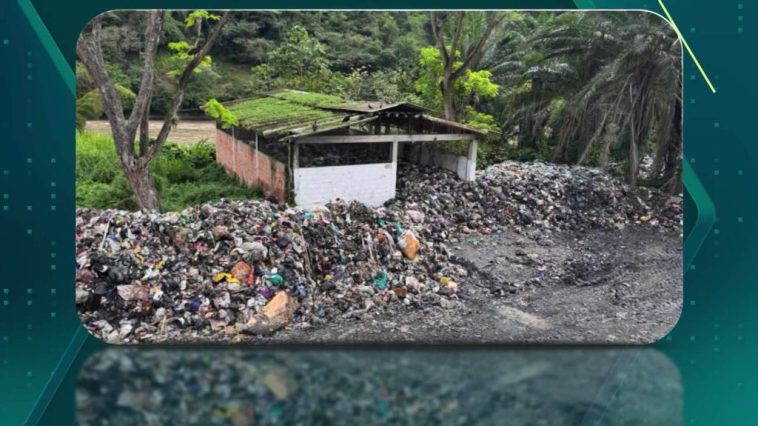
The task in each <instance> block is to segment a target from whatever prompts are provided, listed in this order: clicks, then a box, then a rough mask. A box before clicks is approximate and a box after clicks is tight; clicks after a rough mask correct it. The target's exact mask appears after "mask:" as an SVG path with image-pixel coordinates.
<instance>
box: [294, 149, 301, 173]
mask: <svg viewBox="0 0 758 426" xmlns="http://www.w3.org/2000/svg"><path fill="white" fill-rule="evenodd" d="M298 167H300V145H298V144H293V150H292V170H295V169H297V168H298Z"/></svg>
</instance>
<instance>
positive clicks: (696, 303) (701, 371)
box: [0, 0, 758, 425]
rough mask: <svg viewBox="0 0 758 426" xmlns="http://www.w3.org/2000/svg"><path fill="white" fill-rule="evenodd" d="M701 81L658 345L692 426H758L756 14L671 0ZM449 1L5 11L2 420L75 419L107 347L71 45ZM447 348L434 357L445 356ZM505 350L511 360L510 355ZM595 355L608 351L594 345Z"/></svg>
mask: <svg viewBox="0 0 758 426" xmlns="http://www.w3.org/2000/svg"><path fill="white" fill-rule="evenodd" d="M665 3H666V6H667V7H668V9H669V12H670V13H671V14H672V17H673V19H674V20H675V22H676V23H677V25H678V26H679V28H680V30H681V31H682V33H683V35H684V37H685V38H686V40H687V41H688V43H689V44H690V46H691V48H692V49H693V51H694V53H695V54H696V55H697V57H698V59H699V60H700V62H701V64H702V66H703V67H704V69H705V71H706V72H707V73H708V75H709V77H710V78H711V80H712V82H713V84H714V85H715V87H716V89H717V92H716V93H715V94H714V93H712V92H711V91H710V90H709V88H708V87H707V85H706V83H705V81H704V80H703V78H702V76H701V75H700V73H699V71H698V70H697V69H696V67H695V65H694V62H693V61H692V58H691V57H690V56H689V55H688V54H687V53H686V52H685V57H684V105H685V109H684V147H685V148H684V152H685V231H686V232H685V247H684V261H685V265H684V266H685V277H684V286H685V287H684V290H685V291H684V296H685V301H684V310H683V313H682V316H681V319H680V321H679V323H678V325H677V326H676V327H675V329H674V330H673V331H672V332H671V333H670V335H669V336H667V337H666V338H664V339H663V340H661V341H660V342H658V343H656V344H655V346H656V347H657V349H658V350H660V351H661V352H663V353H665V354H666V355H667V356H668V357H669V358H670V359H671V360H672V361H673V362H674V363H675V364H676V366H677V367H678V369H679V372H680V374H681V377H682V379H681V380H682V385H683V387H684V413H683V419H684V422H685V424H755V422H756V420H755V419H754V418H753V417H754V416H753V413H754V412H755V410H754V409H753V407H754V406H755V399H756V395H758V393H756V385H758V381H757V380H756V377H758V375H757V374H756V373H758V363H756V362H755V359H756V358H757V357H758V350H757V348H756V343H757V342H758V340H757V339H756V338H757V337H758V335H757V334H756V330H757V327H758V321H756V319H755V318H756V317H755V315H753V313H754V310H755V308H754V305H755V300H756V297H758V290H756V289H755V282H756V275H755V272H754V271H755V261H756V260H755V259H756V257H757V255H758V244H757V243H756V242H755V239H754V236H755V235H756V223H757V222H756V219H757V218H758V215H757V214H756V213H758V202H757V201H756V198H755V196H754V188H755V182H756V165H757V164H758V163H756V154H758V153H757V152H756V151H757V150H758V144H756V143H755V141H754V140H753V139H754V137H753V134H752V132H751V130H752V125H753V124H754V122H755V118H754V117H753V114H754V107H753V103H754V100H755V99H756V86H755V85H754V84H751V83H750V82H749V81H748V79H747V78H746V77H747V74H748V73H750V72H753V71H751V69H752V67H753V66H755V62H756V58H757V57H758V55H757V54H758V52H757V51H756V41H757V40H758V39H757V38H756V37H755V34H754V31H755V30H754V28H755V22H756V20H757V19H758V12H756V8H758V5H756V4H754V3H753V2H747V1H744V0H726V1H722V2H707V3H706V2H704V1H695V0H667V1H666V2H665ZM460 6H461V3H459V2H452V1H434V2H433V1H413V2H408V1H397V0H394V1H383V2H378V1H376V2H369V1H344V0H332V1H321V2H305V1H302V0H301V1H286V0H280V1H278V2H275V3H274V2H253V1H243V0H236V1H214V2H208V1H205V2H203V1H192V0H188V1H169V0H164V1H144V0H137V1H125V0H121V1H117V0H108V1H95V0H85V1H77V2H76V4H75V5H74V4H71V3H69V2H61V1H59V0H33V1H30V0H18V1H12V0H3V1H2V2H1V3H0V57H2V59H3V63H4V65H3V66H2V74H0V76H1V77H0V81H1V83H0V84H2V93H3V102H0V135H1V136H0V423H2V424H11V425H15V424H22V423H30V424H35V423H40V422H41V423H43V424H69V423H75V412H74V399H73V392H74V389H75V382H76V375H77V372H78V369H79V367H80V366H81V365H82V364H83V363H84V361H85V360H86V359H87V357H88V356H89V355H90V354H91V353H93V352H96V351H99V350H102V348H103V346H104V345H102V344H101V343H99V342H97V341H95V340H94V339H93V338H92V337H90V336H89V335H88V334H87V333H86V331H85V330H84V329H83V328H82V327H81V326H80V324H79V321H78V318H77V316H76V313H75V306H74V303H73V298H74V295H73V293H74V282H73V280H74V273H73V265H74V254H73V250H72V249H71V248H72V247H73V244H72V243H73V241H72V240H73V238H74V184H75V182H74V108H73V107H74V102H73V101H74V84H75V82H74V75H73V71H72V70H73V62H74V45H75V41H76V38H77V36H78V34H79V31H80V29H81V28H82V27H83V26H84V25H85V24H86V22H87V21H88V20H89V19H90V18H91V17H93V16H94V15H96V14H97V13H99V12H102V11H105V10H108V9H118V8H146V7H160V8H189V9H191V8H219V9H220V8H224V7H228V8H266V7H276V8H385V9H392V8H411V7H412V8H419V9H424V8H442V9H444V8H457V7H460ZM465 6H466V7H470V8H577V7H578V8H602V9H605V8H610V9H616V8H619V9H624V8H634V9H649V10H652V11H655V12H658V13H661V9H660V7H659V5H658V3H657V1H653V0H576V1H570V0H565V1H558V0H555V1H547V0H544V1H539V0H531V1H507V0H501V1H497V2H495V1H481V0H480V1H469V2H466V3H465ZM440 350H443V349H440ZM502 350H506V349H505V348H503V349H502ZM598 350H602V349H598Z"/></svg>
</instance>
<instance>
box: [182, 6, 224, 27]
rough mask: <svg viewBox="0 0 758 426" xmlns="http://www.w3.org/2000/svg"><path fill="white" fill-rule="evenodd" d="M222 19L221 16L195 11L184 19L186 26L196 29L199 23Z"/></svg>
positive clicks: (204, 11)
mask: <svg viewBox="0 0 758 426" xmlns="http://www.w3.org/2000/svg"><path fill="white" fill-rule="evenodd" d="M219 19H221V17H220V16H219V15H214V14H212V13H210V12H208V11H207V10H193V11H192V12H190V13H189V14H187V17H186V18H184V25H185V26H186V27H187V28H191V27H194V26H195V24H196V23H197V21H198V20H199V21H218V20H219Z"/></svg>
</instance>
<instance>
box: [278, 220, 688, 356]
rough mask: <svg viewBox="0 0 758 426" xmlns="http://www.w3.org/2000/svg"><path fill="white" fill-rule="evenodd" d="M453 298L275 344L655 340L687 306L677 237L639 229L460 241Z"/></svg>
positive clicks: (308, 331) (310, 330) (337, 323)
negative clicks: (461, 274) (460, 272)
mask: <svg viewBox="0 0 758 426" xmlns="http://www.w3.org/2000/svg"><path fill="white" fill-rule="evenodd" d="M454 253H455V254H456V255H457V256H460V258H459V259H458V262H459V263H460V264H461V265H463V266H464V267H465V268H466V270H467V271H468V276H467V277H465V278H463V279H461V282H460V284H461V291H460V292H459V294H458V298H457V299H456V300H451V301H449V300H445V301H443V302H442V303H441V304H440V305H436V306H430V307H427V308H425V309H422V310H416V309H408V308H403V307H400V306H395V307H393V308H394V309H389V310H387V311H384V312H378V313H376V314H375V315H373V316H371V317H369V318H363V317H360V318H358V317H352V318H351V317H350V316H345V317H342V318H339V319H337V320H334V321H332V322H330V323H329V324H327V325H325V326H323V327H306V328H301V327H294V328H291V329H289V330H285V331H283V332H281V333H280V334H278V335H276V336H275V337H274V338H273V339H274V340H276V341H303V342H324V343H326V342H336V341H339V342H427V343H450V342H456V343H489V342H509V343H565V342H572V343H650V342H653V341H655V340H658V339H660V338H662V337H663V336H665V335H666V334H667V333H668V331H670V330H671V329H672V328H673V327H674V325H675V324H676V322H677V320H678V319H679V314H680V312H681V309H682V243H681V240H680V239H679V237H678V236H676V235H671V234H661V233H658V232H651V231H650V230H648V229H645V228H643V227H632V228H630V229H626V230H624V231H620V232H607V231H595V232H591V233H588V234H586V235H576V234H573V235H572V234H571V233H561V234H559V235H553V236H551V237H550V238H545V239H540V240H534V239H531V238H526V237H523V236H521V235H518V234H515V233H513V232H503V233H500V234H494V235H488V236H483V237H475V238H470V239H468V240H464V241H462V242H461V243H460V244H458V245H457V246H456V247H455V248H454Z"/></svg>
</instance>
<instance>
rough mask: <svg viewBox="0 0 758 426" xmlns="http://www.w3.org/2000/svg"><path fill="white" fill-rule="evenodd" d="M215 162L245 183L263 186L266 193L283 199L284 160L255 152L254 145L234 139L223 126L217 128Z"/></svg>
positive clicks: (280, 199)
mask: <svg viewBox="0 0 758 426" xmlns="http://www.w3.org/2000/svg"><path fill="white" fill-rule="evenodd" d="M216 161H217V162H218V163H219V164H221V165H222V166H223V167H224V169H225V170H226V172H227V173H229V174H231V175H234V176H236V177H237V178H239V180H240V181H242V182H244V183H245V184H247V185H249V186H260V187H261V188H263V192H264V193H265V194H266V195H274V196H275V197H276V198H277V199H278V200H279V201H283V200H284V193H285V187H284V185H285V180H284V176H285V168H286V167H285V165H284V163H282V162H280V161H277V160H275V159H273V158H271V157H269V156H268V155H266V154H264V153H262V152H260V151H257V152H256V150H255V147H254V146H251V145H248V144H246V143H244V142H242V141H239V140H236V139H234V138H233V137H232V135H230V134H228V133H226V132H225V131H223V130H221V129H216Z"/></svg>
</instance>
